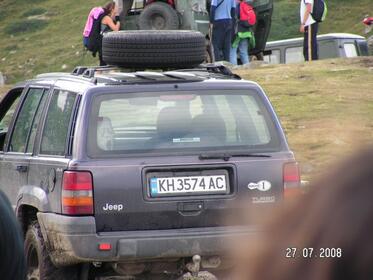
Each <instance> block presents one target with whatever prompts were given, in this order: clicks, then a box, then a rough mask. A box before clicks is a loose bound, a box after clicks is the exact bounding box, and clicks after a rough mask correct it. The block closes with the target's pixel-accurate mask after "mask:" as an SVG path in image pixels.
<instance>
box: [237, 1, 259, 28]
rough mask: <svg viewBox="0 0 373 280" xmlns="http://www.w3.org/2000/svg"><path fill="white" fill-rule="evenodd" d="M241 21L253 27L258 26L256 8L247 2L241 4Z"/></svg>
mask: <svg viewBox="0 0 373 280" xmlns="http://www.w3.org/2000/svg"><path fill="white" fill-rule="evenodd" d="M240 21H247V22H248V23H249V25H251V26H253V25H255V24H256V14H255V11H254V8H253V7H252V6H251V5H249V4H247V3H246V2H245V1H242V2H241V3H240Z"/></svg>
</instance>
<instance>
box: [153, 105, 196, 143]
mask: <svg viewBox="0 0 373 280" xmlns="http://www.w3.org/2000/svg"><path fill="white" fill-rule="evenodd" d="M191 121H192V117H191V115H190V112H189V110H188V109H187V108H180V107H165V108H163V109H162V110H161V111H160V112H159V114H158V119H157V135H156V136H155V137H154V138H153V139H152V140H151V142H152V144H153V145H154V144H156V145H164V144H166V145H167V146H168V145H170V144H172V143H175V141H174V140H175V139H180V138H183V137H185V136H186V135H188V134H189V133H190V129H191Z"/></svg>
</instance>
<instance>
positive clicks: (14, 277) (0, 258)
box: [0, 190, 26, 280]
mask: <svg viewBox="0 0 373 280" xmlns="http://www.w3.org/2000/svg"><path fill="white" fill-rule="evenodd" d="M25 275H26V268H25V259H24V254H23V241H22V235H21V231H20V228H19V225H18V223H17V220H16V217H15V215H14V212H13V209H12V207H11V205H10V203H9V201H8V199H7V197H6V196H5V195H4V194H3V192H1V190H0V279H1V280H21V279H25Z"/></svg>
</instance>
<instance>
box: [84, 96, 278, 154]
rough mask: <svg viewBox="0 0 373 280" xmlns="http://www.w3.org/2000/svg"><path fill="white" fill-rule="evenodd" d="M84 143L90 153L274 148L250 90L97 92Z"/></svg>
mask: <svg viewBox="0 0 373 280" xmlns="http://www.w3.org/2000/svg"><path fill="white" fill-rule="evenodd" d="M87 141H88V153H89V155H90V156H96V155H97V156H100V155H105V154H106V155H107V154H118V153H152V152H157V153H159V152H161V153H162V152H172V151H174V152H188V151H189V152H194V153H195V152H200V151H206V150H216V149H221V150H240V151H242V150H246V151H247V149H248V148H249V149H250V150H252V151H259V150H261V151H263V150H274V149H275V150H276V149H277V148H278V146H279V141H278V135H277V132H276V130H275V129H274V127H273V122H272V121H271V119H270V116H269V114H268V112H267V109H266V107H265V106H264V105H263V103H262V101H261V99H260V98H259V97H258V96H257V94H256V93H255V92H254V91H253V92H251V91H245V92H243V91H233V92H232V91H215V92H210V91H208V92H202V93H196V92H185V93H179V92H178V93H172V92H170V93H157V94H147V95H145V94H143V93H142V94H141V95H137V96H136V94H133V95H131V94H108V95H100V96H97V97H95V98H94V102H93V108H92V111H91V116H90V125H89V130H88V140H87Z"/></svg>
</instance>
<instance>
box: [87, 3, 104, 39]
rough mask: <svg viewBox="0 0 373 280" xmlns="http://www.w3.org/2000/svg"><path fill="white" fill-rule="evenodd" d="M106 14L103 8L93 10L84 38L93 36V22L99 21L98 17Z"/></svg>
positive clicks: (89, 16) (88, 19) (90, 13)
mask: <svg viewBox="0 0 373 280" xmlns="http://www.w3.org/2000/svg"><path fill="white" fill-rule="evenodd" d="M103 12H104V9H103V8H102V7H95V8H93V9H92V10H91V11H90V12H89V15H88V18H87V22H86V23H85V27H84V31H83V36H84V37H89V34H91V30H92V25H93V20H94V19H98V17H99V16H100V15H101V14H102V13H103Z"/></svg>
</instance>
